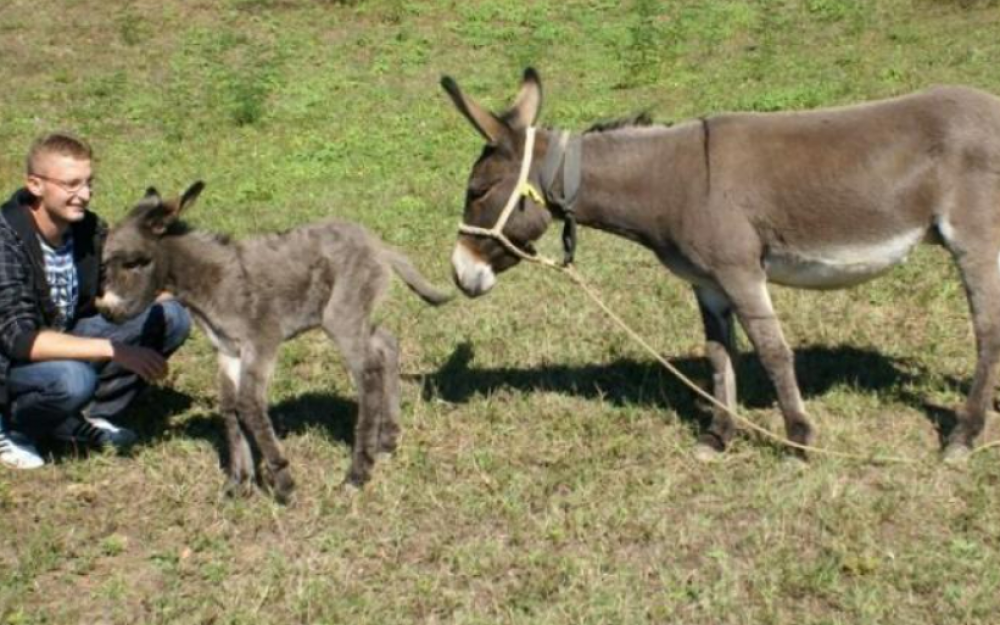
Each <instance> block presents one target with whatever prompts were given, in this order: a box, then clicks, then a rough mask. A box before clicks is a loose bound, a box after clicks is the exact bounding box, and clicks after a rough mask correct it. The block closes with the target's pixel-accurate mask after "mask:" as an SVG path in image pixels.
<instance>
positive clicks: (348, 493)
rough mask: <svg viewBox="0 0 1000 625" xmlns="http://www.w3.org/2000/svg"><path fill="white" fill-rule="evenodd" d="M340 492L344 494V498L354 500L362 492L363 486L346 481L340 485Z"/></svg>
mask: <svg viewBox="0 0 1000 625" xmlns="http://www.w3.org/2000/svg"><path fill="white" fill-rule="evenodd" d="M340 491H341V492H342V493H344V496H345V497H347V498H348V499H353V498H354V497H355V496H357V494H358V493H360V492H361V486H359V485H358V484H355V483H354V482H352V481H351V480H344V481H343V482H341V483H340Z"/></svg>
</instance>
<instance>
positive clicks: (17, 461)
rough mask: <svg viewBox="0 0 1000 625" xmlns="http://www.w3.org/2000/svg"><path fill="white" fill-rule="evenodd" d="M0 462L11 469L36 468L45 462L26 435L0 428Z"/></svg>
mask: <svg viewBox="0 0 1000 625" xmlns="http://www.w3.org/2000/svg"><path fill="white" fill-rule="evenodd" d="M0 464H2V465H4V466H5V467H10V468H11V469H37V468H38V467H40V466H43V465H44V464H45V460H43V459H42V457H41V456H40V455H38V450H37V449H35V446H34V445H33V444H31V441H30V440H28V437H26V436H24V435H23V434H21V433H20V432H4V431H3V430H2V429H0Z"/></svg>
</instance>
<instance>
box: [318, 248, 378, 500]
mask: <svg viewBox="0 0 1000 625" xmlns="http://www.w3.org/2000/svg"><path fill="white" fill-rule="evenodd" d="M354 260H355V261H356V262H355V265H354V266H352V267H350V268H347V269H346V270H345V271H344V275H345V276H346V277H345V278H344V279H343V280H342V281H341V282H339V283H338V284H337V285H335V286H334V288H333V293H331V295H330V301H329V302H328V303H327V305H326V308H325V309H324V310H323V329H324V330H326V333H327V334H328V335H329V336H330V338H332V339H333V340H334V342H336V344H337V346H338V347H339V348H340V351H341V353H342V354H343V356H344V360H346V361H347V368H348V369H349V370H350V372H351V377H352V378H353V380H354V387H355V389H357V392H358V421H357V424H356V425H355V428H354V449H353V450H352V453H351V467H350V469H349V470H348V472H347V477H346V479H345V481H346V483H347V484H350V485H352V486H356V487H360V486H362V485H363V484H364V483H365V482H367V481H368V480H369V479H371V471H372V467H374V465H375V458H376V456H377V454H378V451H379V430H380V428H381V420H382V410H381V409H380V408H381V405H382V403H383V399H382V397H383V394H384V392H385V388H384V379H385V373H384V366H383V364H382V359H381V358H380V357H379V354H378V353H377V350H373V349H372V331H371V325H370V323H369V316H370V315H371V312H372V309H373V308H374V306H375V303H376V300H377V299H378V297H379V296H380V295H381V293H382V292H384V290H385V288H386V286H387V285H388V280H389V276H388V275H387V273H386V270H385V269H384V268H383V267H382V266H381V265H380V264H378V263H377V262H372V263H370V264H369V263H365V262H363V261H364V260H365V259H364V258H360V257H358V258H355V259H354ZM373 351H375V352H376V353H374V354H373V353H372V352H373Z"/></svg>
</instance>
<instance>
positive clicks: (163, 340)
mask: <svg viewBox="0 0 1000 625" xmlns="http://www.w3.org/2000/svg"><path fill="white" fill-rule="evenodd" d="M91 160H92V152H91V149H90V147H89V146H88V145H87V144H86V143H85V142H84V141H82V140H81V139H79V138H76V137H73V136H70V135H66V134H58V133H57V134H50V135H47V136H44V137H42V138H40V139H38V140H37V141H35V143H34V144H32V146H31V150H30V151H29V153H28V158H27V177H26V181H25V186H24V188H22V189H20V190H18V191H17V192H15V193H14V195H13V196H12V197H11V199H10V200H9V201H8V202H7V203H6V204H4V205H3V207H2V209H0V463H2V464H4V465H6V466H9V467H12V468H18V469H32V468H36V467H40V466H42V465H43V464H44V461H43V459H42V458H41V456H39V454H38V451H37V448H36V447H35V444H36V443H38V442H40V441H42V440H44V439H52V440H55V441H59V442H64V443H70V444H73V445H78V446H85V447H97V448H106V447H113V448H117V449H121V448H123V447H126V446H128V445H130V444H131V443H133V442H134V440H135V434H133V433H132V432H131V431H129V430H127V429H125V428H123V427H119V426H116V425H114V424H113V423H112V422H111V420H110V419H112V418H114V417H115V416H116V415H118V414H120V413H121V412H122V411H123V410H124V409H125V408H126V407H127V406H128V404H129V403H130V402H131V401H132V400H133V399H134V398H135V396H136V394H137V393H138V392H139V391H140V390H141V389H142V387H143V386H144V385H145V383H146V382H148V381H151V380H156V379H158V378H161V377H163V376H164V375H166V373H167V362H166V357H167V356H169V355H170V354H171V353H173V352H174V351H175V350H176V349H177V348H178V347H180V346H181V344H182V343H184V340H185V339H186V338H187V336H188V333H189V332H190V328H191V321H190V317H189V316H188V313H187V311H186V310H185V309H184V307H183V306H181V304H180V303H178V302H176V301H174V300H171V299H168V298H162V301H158V302H157V303H156V304H154V305H153V306H150V308H149V309H147V310H146V311H145V312H143V313H142V314H141V315H139V316H138V317H135V318H133V319H130V320H129V321H127V322H126V323H123V324H121V325H116V324H113V323H111V322H109V321H107V320H105V319H104V318H103V317H101V316H100V315H99V314H97V309H96V308H95V306H94V300H95V299H96V297H97V295H98V294H99V291H100V286H101V285H100V282H101V276H102V275H103V272H102V268H101V246H102V245H103V241H104V237H105V235H106V233H107V227H106V226H105V224H104V223H103V222H102V221H101V220H100V219H98V217H97V216H96V215H95V214H94V213H92V212H90V211H89V210H88V209H87V207H88V205H89V204H90V199H91V195H92V193H93V186H94V179H93V175H92V169H91Z"/></svg>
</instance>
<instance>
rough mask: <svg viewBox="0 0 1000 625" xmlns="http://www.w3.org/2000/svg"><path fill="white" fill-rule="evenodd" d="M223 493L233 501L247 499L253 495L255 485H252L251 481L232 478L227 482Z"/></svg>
mask: <svg viewBox="0 0 1000 625" xmlns="http://www.w3.org/2000/svg"><path fill="white" fill-rule="evenodd" d="M222 492H223V493H225V495H226V497H230V498H232V499H237V498H239V499H247V498H249V497H250V496H251V495H253V484H251V482H250V480H241V479H237V478H232V477H231V478H229V479H227V480H226V484H225V486H223V487H222Z"/></svg>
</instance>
